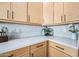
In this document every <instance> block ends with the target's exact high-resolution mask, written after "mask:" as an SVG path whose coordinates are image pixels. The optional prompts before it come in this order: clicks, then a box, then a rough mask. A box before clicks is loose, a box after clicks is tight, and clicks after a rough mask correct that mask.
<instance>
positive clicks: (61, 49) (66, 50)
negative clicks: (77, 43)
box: [49, 41, 78, 57]
mask: <svg viewBox="0 0 79 59" xmlns="http://www.w3.org/2000/svg"><path fill="white" fill-rule="evenodd" d="M51 47H53V48H55V49H56V50H58V51H59V52H58V53H57V52H53V54H55V55H54V56H57V55H58V54H59V53H60V52H61V53H60V55H58V56H60V57H63V56H64V57H65V56H67V55H68V56H71V57H78V50H76V49H74V48H71V47H67V46H65V45H61V44H59V43H56V42H50V41H49V55H53V54H52V52H50V51H53V50H54V51H56V50H55V49H53V48H51ZM62 52H63V53H62ZM56 53H57V55H56ZM62 54H63V55H62Z"/></svg>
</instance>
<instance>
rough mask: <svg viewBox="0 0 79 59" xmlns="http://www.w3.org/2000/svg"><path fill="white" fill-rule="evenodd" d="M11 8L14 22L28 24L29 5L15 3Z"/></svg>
mask: <svg viewBox="0 0 79 59" xmlns="http://www.w3.org/2000/svg"><path fill="white" fill-rule="evenodd" d="M11 7H12V8H11V11H12V13H11V14H12V19H13V20H15V21H22V22H27V3H25V2H13V3H11Z"/></svg>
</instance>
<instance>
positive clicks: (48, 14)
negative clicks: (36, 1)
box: [43, 2, 54, 25]
mask: <svg viewBox="0 0 79 59" xmlns="http://www.w3.org/2000/svg"><path fill="white" fill-rule="evenodd" d="M53 9H54V5H53V2H44V3H43V15H44V25H53V20H54V10H53Z"/></svg>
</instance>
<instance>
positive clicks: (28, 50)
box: [0, 41, 78, 57]
mask: <svg viewBox="0 0 79 59" xmlns="http://www.w3.org/2000/svg"><path fill="white" fill-rule="evenodd" d="M3 55H4V56H7V55H8V56H10V57H47V56H48V57H78V49H77V50H76V49H74V48H71V47H67V46H64V45H61V44H59V43H56V42H51V41H45V42H41V43H37V44H34V45H31V46H28V47H24V48H20V49H16V50H13V51H10V52H7V53H4V54H2V55H0V57H1V56H3Z"/></svg>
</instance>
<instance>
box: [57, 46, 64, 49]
mask: <svg viewBox="0 0 79 59" xmlns="http://www.w3.org/2000/svg"><path fill="white" fill-rule="evenodd" d="M56 47H57V48H59V49H61V50H64V48H62V47H59V46H56Z"/></svg>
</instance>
